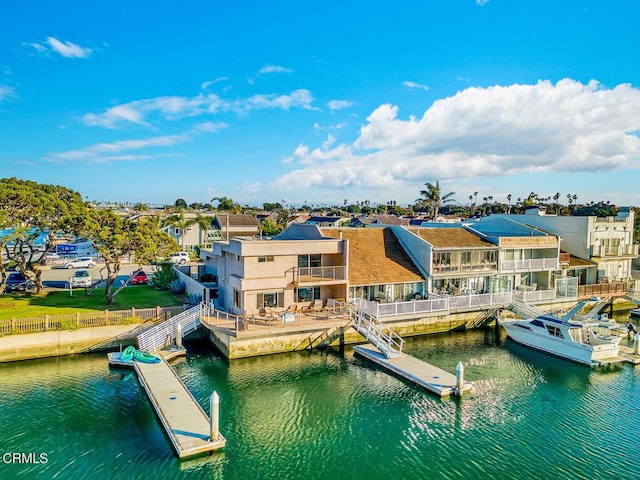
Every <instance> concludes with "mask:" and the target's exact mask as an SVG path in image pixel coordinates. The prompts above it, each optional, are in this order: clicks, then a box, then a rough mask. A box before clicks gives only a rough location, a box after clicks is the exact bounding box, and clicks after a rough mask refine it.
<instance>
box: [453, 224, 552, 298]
mask: <svg viewBox="0 0 640 480" xmlns="http://www.w3.org/2000/svg"><path fill="white" fill-rule="evenodd" d="M465 228H466V229H467V230H468V231H470V232H473V233H475V234H477V235H478V236H480V237H482V238H484V239H486V240H488V241H489V242H491V243H493V244H495V245H497V246H498V247H499V258H498V277H499V278H501V279H502V280H503V281H504V282H508V284H509V285H511V288H512V289H514V290H524V291H531V290H552V289H553V288H554V277H553V272H558V271H559V270H560V238H559V237H558V236H556V235H553V234H550V233H548V232H546V231H543V230H541V229H538V228H535V227H532V226H529V225H524V224H522V223H520V222H517V221H514V220H513V219H511V218H506V217H503V216H490V217H483V218H482V219H480V220H479V221H478V222H477V223H475V224H473V225H472V226H469V225H467V226H466V227H465Z"/></svg>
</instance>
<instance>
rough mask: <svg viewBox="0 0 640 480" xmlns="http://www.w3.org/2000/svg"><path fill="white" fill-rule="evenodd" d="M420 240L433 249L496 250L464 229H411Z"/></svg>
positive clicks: (493, 246) (489, 243) (490, 244)
mask: <svg viewBox="0 0 640 480" xmlns="http://www.w3.org/2000/svg"><path fill="white" fill-rule="evenodd" d="M410 230H411V231H412V232H413V233H417V234H418V235H419V236H420V237H421V238H423V239H424V240H426V241H427V242H429V243H430V244H431V245H433V247H434V248H443V249H452V248H496V246H495V245H494V244H493V243H491V242H488V241H486V240H483V239H482V238H480V237H479V236H477V235H474V234H473V233H471V232H469V231H467V230H465V229H464V228H462V227H460V228H417V229H416V228H411V229H410Z"/></svg>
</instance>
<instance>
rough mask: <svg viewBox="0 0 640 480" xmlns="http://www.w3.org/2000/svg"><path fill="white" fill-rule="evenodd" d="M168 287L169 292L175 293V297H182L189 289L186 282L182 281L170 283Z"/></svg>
mask: <svg viewBox="0 0 640 480" xmlns="http://www.w3.org/2000/svg"><path fill="white" fill-rule="evenodd" d="M168 287H169V290H171V293H173V294H174V295H180V294H181V293H184V291H185V289H186V288H187V286H186V285H185V284H184V282H182V281H180V280H174V281H172V282H171V283H169V285H168Z"/></svg>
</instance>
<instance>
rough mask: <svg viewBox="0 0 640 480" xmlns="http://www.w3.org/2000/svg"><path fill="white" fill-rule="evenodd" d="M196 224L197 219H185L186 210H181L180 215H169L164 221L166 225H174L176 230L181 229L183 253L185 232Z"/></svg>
mask: <svg viewBox="0 0 640 480" xmlns="http://www.w3.org/2000/svg"><path fill="white" fill-rule="evenodd" d="M195 223H196V219H195V218H185V216H184V210H182V209H179V210H178V213H174V214H173V215H169V216H168V217H167V218H166V220H165V221H164V224H165V225H172V226H174V227H175V228H179V229H180V247H181V248H182V251H184V232H185V230H186V229H187V228H189V227H190V226H191V225H193V224H195Z"/></svg>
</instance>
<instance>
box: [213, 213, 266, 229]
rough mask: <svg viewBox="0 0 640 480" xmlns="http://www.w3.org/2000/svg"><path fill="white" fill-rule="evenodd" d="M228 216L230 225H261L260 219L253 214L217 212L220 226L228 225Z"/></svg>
mask: <svg viewBox="0 0 640 480" xmlns="http://www.w3.org/2000/svg"><path fill="white" fill-rule="evenodd" d="M227 218H228V222H229V223H228V224H229V226H230V227H240V226H242V227H254V226H255V227H259V226H260V222H258V220H256V219H255V218H254V217H253V216H251V215H246V214H244V213H230V214H229V213H222V214H220V213H219V214H217V215H216V220H217V223H218V225H219V226H220V227H224V226H225V225H227Z"/></svg>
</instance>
